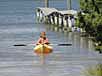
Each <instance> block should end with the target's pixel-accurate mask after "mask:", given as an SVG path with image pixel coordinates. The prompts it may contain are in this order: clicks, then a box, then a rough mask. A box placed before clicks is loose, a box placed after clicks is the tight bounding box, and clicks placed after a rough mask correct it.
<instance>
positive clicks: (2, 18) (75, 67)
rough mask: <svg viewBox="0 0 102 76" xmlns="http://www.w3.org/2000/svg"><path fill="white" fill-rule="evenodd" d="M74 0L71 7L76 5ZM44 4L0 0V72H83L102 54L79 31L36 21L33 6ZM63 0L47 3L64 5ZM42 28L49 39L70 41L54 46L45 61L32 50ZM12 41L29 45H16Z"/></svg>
mask: <svg viewBox="0 0 102 76" xmlns="http://www.w3.org/2000/svg"><path fill="white" fill-rule="evenodd" d="M76 2H77V0H73V2H72V4H73V9H78V8H79V5H78V4H77V3H76ZM42 6H44V2H43V0H1V1H0V76H68V75H69V76H83V75H82V70H83V69H84V68H85V67H88V66H90V65H94V64H97V63H101V62H102V59H101V57H102V56H101V55H99V54H98V53H97V52H95V51H94V47H93V45H92V44H93V43H92V41H91V40H88V38H84V37H80V36H79V33H66V32H62V31H60V30H59V32H58V31H55V29H57V28H55V27H54V28H53V26H49V25H45V24H36V22H35V16H34V13H35V11H34V10H35V8H36V7H42ZM66 6H67V5H66V0H55V1H54V0H51V1H50V7H55V8H58V9H66ZM41 31H46V32H47V36H48V38H49V40H50V42H51V43H56V44H58V43H66V42H67V43H72V46H53V48H54V51H53V53H52V54H50V55H49V56H47V58H46V64H44V65H41V64H40V58H39V57H38V56H36V55H35V54H34V53H33V48H34V46H32V45H29V44H31V43H35V42H36V40H37V39H38V38H39V34H40V32H41ZM14 44H26V45H28V46H24V47H20V46H18V47H15V46H13V45H14Z"/></svg>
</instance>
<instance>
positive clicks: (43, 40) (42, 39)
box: [36, 32, 49, 64]
mask: <svg viewBox="0 0 102 76" xmlns="http://www.w3.org/2000/svg"><path fill="white" fill-rule="evenodd" d="M44 44H47V45H48V44H49V40H48V38H47V37H46V33H45V32H41V33H40V38H39V39H38V41H37V43H36V45H44ZM43 51H44V48H43V49H42V53H41V54H40V58H41V64H44V63H45V54H44V53H43Z"/></svg>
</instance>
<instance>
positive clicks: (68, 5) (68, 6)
mask: <svg viewBox="0 0 102 76" xmlns="http://www.w3.org/2000/svg"><path fill="white" fill-rule="evenodd" d="M71 3H72V2H71V0H67V8H68V10H71V9H72V7H71Z"/></svg>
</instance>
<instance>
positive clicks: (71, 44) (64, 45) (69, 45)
mask: <svg viewBox="0 0 102 76" xmlns="http://www.w3.org/2000/svg"><path fill="white" fill-rule="evenodd" d="M71 45H72V44H58V46H71Z"/></svg>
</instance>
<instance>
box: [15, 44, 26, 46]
mask: <svg viewBox="0 0 102 76" xmlns="http://www.w3.org/2000/svg"><path fill="white" fill-rule="evenodd" d="M13 46H27V45H25V44H15V45H13Z"/></svg>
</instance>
